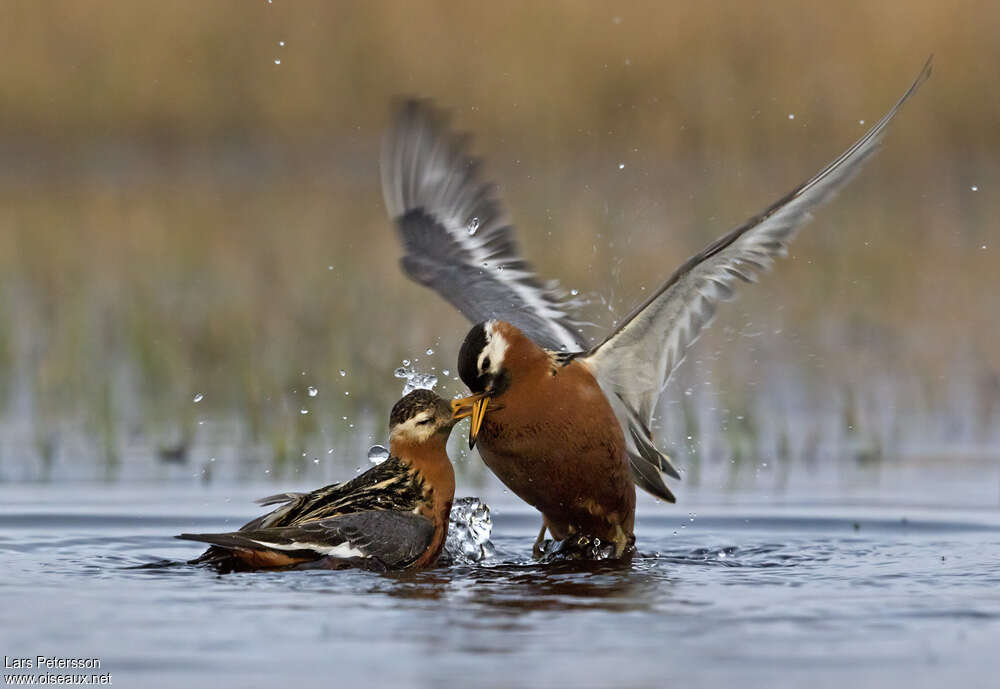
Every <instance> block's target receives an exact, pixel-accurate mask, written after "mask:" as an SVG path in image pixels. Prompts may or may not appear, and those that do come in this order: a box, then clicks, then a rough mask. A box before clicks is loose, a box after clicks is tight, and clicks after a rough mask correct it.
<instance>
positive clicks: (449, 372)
mask: <svg viewBox="0 0 1000 689" xmlns="http://www.w3.org/2000/svg"><path fill="white" fill-rule="evenodd" d="M441 373H443V374H445V375H446V376H450V375H451V371H449V370H448V369H446V368H443V369H441Z"/></svg>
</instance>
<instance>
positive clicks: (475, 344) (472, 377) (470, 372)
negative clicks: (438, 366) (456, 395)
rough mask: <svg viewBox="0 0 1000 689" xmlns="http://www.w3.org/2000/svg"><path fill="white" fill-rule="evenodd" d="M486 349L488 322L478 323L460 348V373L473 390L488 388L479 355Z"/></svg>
mask: <svg viewBox="0 0 1000 689" xmlns="http://www.w3.org/2000/svg"><path fill="white" fill-rule="evenodd" d="M484 349H486V323H485V322H483V323H476V324H475V325H474V326H472V329H471V330H470V331H469V334H468V335H466V336H465V341H464V342H463V343H462V348H461V349H460V350H458V375H459V377H461V379H462V382H463V383H465V385H466V386H467V387H468V388H469V389H470V390H472V391H473V392H482V391H483V390H485V389H486V382H487V381H486V376H484V375H481V373H480V371H479V355H480V354H481V353H482V351H483V350H484Z"/></svg>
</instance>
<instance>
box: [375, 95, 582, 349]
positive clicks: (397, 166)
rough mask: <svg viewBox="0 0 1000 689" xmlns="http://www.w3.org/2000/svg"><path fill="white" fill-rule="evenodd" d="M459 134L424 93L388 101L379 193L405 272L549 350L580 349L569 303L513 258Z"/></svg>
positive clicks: (469, 313)
mask: <svg viewBox="0 0 1000 689" xmlns="http://www.w3.org/2000/svg"><path fill="white" fill-rule="evenodd" d="M467 141H468V139H467V137H463V136H458V135H456V134H454V133H453V132H452V131H451V130H450V129H449V128H448V123H447V119H446V117H445V116H444V115H443V114H442V113H441V112H439V111H437V110H435V109H434V108H433V106H431V105H430V104H429V103H428V102H426V101H417V100H409V101H405V102H402V103H400V104H399V105H398V106H397V108H396V111H395V115H394V118H393V124H392V126H391V128H390V129H389V131H388V133H387V134H386V137H385V141H384V144H383V148H382V193H383V195H384V196H385V205H386V209H387V210H388V212H389V215H390V216H391V217H392V219H393V220H394V221H395V222H396V225H397V227H398V228H399V233H400V236H401V237H402V240H403V246H404V248H405V249H406V254H405V255H404V256H403V258H402V260H401V263H402V267H403V270H404V271H405V272H406V274H407V275H408V276H410V278H412V279H413V280H415V281H416V282H419V283H420V284H422V285H425V286H427V287H430V288H431V289H433V290H434V291H435V292H437V293H438V294H440V295H441V296H442V297H444V298H445V299H446V300H447V301H448V302H449V303H450V304H451V305H452V306H454V307H455V308H457V309H458V310H459V311H461V312H462V313H463V314H464V315H465V316H466V318H468V319H469V320H471V321H473V322H477V323H478V322H480V321H484V320H488V319H491V318H497V319H500V320H504V321H507V322H509V323H512V324H514V325H515V326H517V327H518V328H520V329H521V331H522V332H524V334H525V335H527V336H528V337H529V338H531V339H532V340H533V341H534V342H535V343H536V344H538V345H539V346H542V347H545V348H547V349H552V350H555V351H572V352H577V351H582V350H584V349H586V344H585V342H584V340H583V338H582V337H581V335H580V334H579V332H578V330H577V325H578V324H577V323H576V322H575V321H573V319H572V318H571V317H570V315H569V313H568V308H567V307H570V306H572V305H571V304H570V303H568V302H566V301H565V299H564V295H562V294H561V293H560V291H559V289H558V287H557V286H556V285H555V284H554V283H552V284H550V285H548V286H546V285H543V284H542V283H541V282H539V280H538V279H537V278H536V277H535V275H534V273H533V271H532V269H531V267H530V266H529V265H528V264H527V263H526V262H525V261H524V260H523V259H522V258H521V256H520V254H519V252H518V248H517V244H516V242H515V239H514V228H513V227H511V226H510V225H509V224H508V222H507V219H506V217H505V215H504V212H503V209H502V207H501V204H500V201H499V200H498V199H497V198H496V195H495V191H494V188H493V185H491V184H487V183H484V182H482V181H481V180H480V179H479V165H480V164H479V161H478V160H476V159H474V158H472V157H470V156H469V154H468V152H467V150H466V149H467Z"/></svg>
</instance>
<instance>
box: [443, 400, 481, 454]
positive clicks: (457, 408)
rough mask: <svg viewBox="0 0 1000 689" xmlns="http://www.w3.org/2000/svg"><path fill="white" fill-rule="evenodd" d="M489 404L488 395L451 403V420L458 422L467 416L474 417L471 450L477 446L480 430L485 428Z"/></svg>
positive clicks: (470, 439) (471, 429) (470, 434)
mask: <svg viewBox="0 0 1000 689" xmlns="http://www.w3.org/2000/svg"><path fill="white" fill-rule="evenodd" d="M489 403H490V398H489V395H487V394H486V393H479V394H476V395H471V396H469V397H463V398H461V399H457V400H452V401H451V418H453V419H456V420H457V419H464V418H465V417H467V416H471V417H472V425H471V426H469V449H470V450H471V449H472V448H474V447H475V446H476V436H478V435H479V429H480V428H482V426H483V419H484V418H486V407H487V406H488V405H489Z"/></svg>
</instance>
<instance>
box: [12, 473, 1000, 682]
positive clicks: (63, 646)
mask: <svg viewBox="0 0 1000 689" xmlns="http://www.w3.org/2000/svg"><path fill="white" fill-rule="evenodd" d="M267 490H268V489H267V488H265V492H266V491H267ZM259 492H260V490H258V489H254V490H250V489H248V488H243V487H241V488H239V489H237V490H233V489H222V488H211V489H198V488H180V487H173V488H159V487H124V486H120V487H114V488H108V487H105V486H94V487H89V486H83V487H71V486H70V487H67V486H58V487H45V486H27V487H25V486H13V485H8V486H5V487H2V488H0V555H2V558H3V572H4V574H3V577H2V578H0V620H2V627H0V645H2V646H3V649H4V651H3V652H4V653H5V654H6V655H8V656H35V655H38V654H45V655H60V656H74V657H82V656H87V657H90V656H94V657H99V658H101V661H102V671H106V672H111V673H112V675H113V681H114V685H115V686H123V687H129V686H137V687H138V686H141V687H158V686H185V687H201V686H212V687H214V686H223V685H225V686H244V687H257V686H261V687H263V686H295V685H297V684H299V685H305V684H306V683H309V684H313V683H315V682H317V681H321V682H322V685H323V686H329V687H341V686H344V687H346V686H364V687H411V686H417V687H419V686H455V687H528V686H542V687H565V686H572V687H591V686H593V687H598V686H614V687H660V686H685V687H699V686H705V687H725V686H741V687H800V686H809V687H843V686H848V685H853V686H906V687H915V686H916V687H923V686H928V687H930V686H935V687H937V686H941V685H942V684H943V683H947V685H948V686H962V687H979V686H983V687H986V686H997V685H996V684H995V683H994V682H995V679H996V674H997V670H998V669H1000V665H998V655H997V649H1000V510H997V509H996V507H989V506H981V507H978V508H974V509H970V508H968V507H965V508H961V509H959V508H949V507H941V506H935V507H928V506H924V507H919V506H913V505H905V504H903V505H898V506H894V507H885V506H880V507H876V506H874V505H873V504H870V503H869V502H866V501H857V502H854V503H846V504H845V503H844V502H843V501H824V500H813V501H805V502H789V501H784V502H775V501H773V500H770V501H763V500H759V499H744V500H739V499H734V498H732V497H731V496H730V497H727V498H724V499H709V498H703V499H702V500H700V501H697V502H699V504H698V506H697V508H694V507H692V506H691V505H690V504H688V505H687V506H686V507H685V508H683V509H681V508H677V507H667V506H661V505H656V504H653V503H651V502H649V503H644V504H643V505H642V506H641V509H640V523H639V525H638V528H637V532H638V535H639V547H640V551H641V554H640V555H639V556H638V557H636V558H635V559H634V560H633V561H632V562H631V563H630V564H626V565H612V564H598V563H595V564H589V565H588V564H574V563H563V564H557V565H546V566H542V565H537V564H534V563H532V562H531V561H530V560H529V555H530V546H531V542H532V539H533V537H534V535H535V533H536V530H537V517H536V515H535V514H533V513H531V512H530V511H528V510H526V509H523V508H521V507H518V506H516V505H514V504H509V505H507V504H506V503H504V504H501V506H500V508H499V509H495V511H494V532H493V533H494V539H493V540H494V543H495V545H496V548H497V554H496V556H495V557H493V558H491V559H490V560H488V561H486V562H484V563H481V564H476V565H454V566H451V567H447V568H439V569H436V570H433V571H427V572H422V573H416V574H395V575H380V574H374V573H367V572H318V571H311V572H282V573H263V574H262V573H254V574H232V575H226V576H219V575H216V574H214V573H212V572H210V571H206V570H203V569H197V568H192V567H188V566H169V567H163V568H146V569H136V568H134V567H135V566H137V565H143V564H147V563H151V562H156V561H159V560H163V559H169V560H183V559H184V558H189V557H192V556H194V555H195V554H196V553H198V552H199V550H200V549H199V547H198V546H197V544H191V543H185V542H181V541H177V540H174V539H173V538H172V536H173V535H174V534H175V533H179V532H181V531H190V530H216V529H223V528H232V527H234V526H237V525H238V524H239V523H242V521H245V520H246V519H247V518H249V517H250V516H252V515H254V514H255V510H254V506H253V505H252V504H251V503H250V502H249V500H250V499H252V498H253V497H259V496H258V495H257V493H259ZM689 509H692V510H695V512H694V516H693V518H692V517H691V516H689V513H688V511H687V510H689ZM222 679H224V680H225V682H224V683H223V684H220V681H222Z"/></svg>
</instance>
